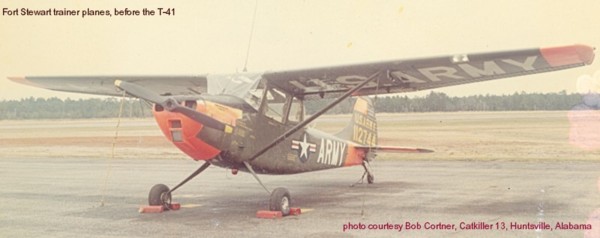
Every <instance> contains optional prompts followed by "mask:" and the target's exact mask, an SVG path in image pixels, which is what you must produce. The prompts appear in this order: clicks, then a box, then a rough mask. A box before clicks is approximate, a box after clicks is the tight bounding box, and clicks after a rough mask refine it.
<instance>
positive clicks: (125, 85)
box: [9, 45, 595, 216]
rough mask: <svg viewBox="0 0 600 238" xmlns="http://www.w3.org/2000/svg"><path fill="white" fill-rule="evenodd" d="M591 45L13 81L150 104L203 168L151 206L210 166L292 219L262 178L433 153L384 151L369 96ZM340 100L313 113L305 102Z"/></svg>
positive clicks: (558, 64) (575, 60)
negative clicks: (337, 127)
mask: <svg viewBox="0 0 600 238" xmlns="http://www.w3.org/2000/svg"><path fill="white" fill-rule="evenodd" d="M594 50H595V49H594V48H592V47H590V46H586V45H567V46H559V47H548V48H535V49H525V50H513V51H504V52H492V53H478V54H458V55H450V56H442V57H431V58H420V59H409V60H390V61H384V62H375V63H363V64H355V65H343V66H334V67H322V68H310V69H299V70H289V71H276V72H261V73H246V72H244V73H236V74H218V75H213V74H206V75H197V76H65V77H57V76H51V77H29V76H28V77H9V79H10V80H12V81H14V82H17V83H22V84H26V85H30V86H34V87H40V88H46V89H50V90H56V91H64V92H75V93H87V94H96V95H108V96H132V97H137V98H140V99H143V100H146V101H148V102H150V103H151V104H152V111H153V115H154V118H155V119H156V122H157V124H158V126H159V127H160V129H161V131H162V133H163V134H164V136H165V137H166V138H167V139H168V140H169V141H171V142H172V143H173V144H174V145H175V146H176V147H177V148H179V149H180V150H181V151H183V152H184V153H185V154H187V155H188V156H189V157H190V158H191V159H193V160H196V161H199V162H204V163H203V164H202V165H201V166H200V167H199V168H198V169H197V170H196V171H195V172H193V173H192V174H191V175H189V176H188V177H187V178H185V179H184V180H183V181H181V182H180V183H179V184H177V185H176V186H174V187H173V188H169V187H168V186H166V185H164V184H157V185H154V186H153V187H152V188H151V189H150V192H149V195H148V203H149V205H152V206H162V207H164V208H165V209H169V208H171V204H172V202H171V199H172V193H173V192H174V191H175V190H177V189H178V188H179V187H181V186H182V185H184V184H185V183H187V182H188V181H190V180H191V179H192V178H194V177H196V176H197V175H198V174H200V173H201V172H202V171H204V170H205V169H206V168H207V167H209V166H210V165H216V166H219V167H223V168H227V169H231V170H232V172H233V173H234V174H237V172H238V171H244V172H248V173H250V174H252V175H253V177H254V178H255V179H256V180H257V181H258V183H259V184H260V185H261V186H262V187H263V188H264V189H265V191H267V193H269V194H270V197H269V210H270V211H275V212H281V213H282V214H283V215H284V216H285V215H288V214H290V207H291V196H290V192H289V191H288V190H287V189H286V188H283V187H278V188H275V189H274V190H272V191H271V190H269V189H268V188H267V187H266V186H265V185H264V184H263V183H262V181H261V180H260V177H259V176H258V175H259V174H278V175H281V174H297V173H304V172H311V171H318V170H325V169H334V168H341V167H348V166H363V167H364V173H363V177H362V179H361V181H362V180H363V179H364V177H365V175H366V176H367V182H368V183H373V182H374V179H375V177H374V174H373V172H372V170H371V169H370V162H371V161H372V160H373V159H374V158H375V156H376V153H380V152H382V153H383V152H408V153H411V152H413V153H426V152H432V151H431V150H427V149H420V148H403V147H395V146H381V145H378V140H377V123H376V116H375V110H374V101H373V100H372V99H371V98H370V97H369V96H370V95H379V94H391V93H404V92H412V91H418V90H425V89H433V88H439V87H447V86H453V85H460V84H467V83H474V82H480V81H487V80H493V79H500V78H507V77H515V76H522V75H529V74H537V73H543V72H549V71H556V70H563V69H569V68H574V67H579V66H585V65H590V64H591V63H592V62H593V60H594V56H595V54H594ZM349 97H354V98H356V102H355V104H354V107H353V113H352V118H351V121H350V122H349V123H348V125H347V126H346V127H345V128H344V129H343V130H341V131H340V132H339V133H336V134H328V133H325V132H322V131H319V130H317V129H315V128H312V127H309V126H308V125H309V124H310V123H311V122H313V121H314V120H315V119H317V118H318V117H320V116H321V115H322V114H323V113H325V112H327V111H328V110H329V109H330V108H332V107H333V106H335V105H338V104H339V103H340V102H342V101H343V100H345V99H347V98H349ZM326 98H335V100H334V101H332V102H331V103H329V104H327V105H325V106H324V107H323V108H322V109H321V110H319V111H318V112H316V113H314V114H313V115H311V116H310V117H305V109H304V104H303V103H304V101H306V100H322V99H326Z"/></svg>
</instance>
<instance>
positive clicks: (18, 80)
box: [7, 76, 27, 83]
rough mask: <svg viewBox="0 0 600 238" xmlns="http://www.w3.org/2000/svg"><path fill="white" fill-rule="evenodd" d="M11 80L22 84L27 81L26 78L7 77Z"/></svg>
mask: <svg viewBox="0 0 600 238" xmlns="http://www.w3.org/2000/svg"><path fill="white" fill-rule="evenodd" d="M7 78H8V79H9V80H11V81H13V82H17V83H20V82H22V81H25V80H27V79H25V77H14V76H13V77H7Z"/></svg>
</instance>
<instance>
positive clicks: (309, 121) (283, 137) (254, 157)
mask: <svg viewBox="0 0 600 238" xmlns="http://www.w3.org/2000/svg"><path fill="white" fill-rule="evenodd" d="M379 74H380V72H379V71H378V72H376V73H374V74H373V75H371V76H370V77H369V78H367V80H365V81H364V82H362V83H360V84H359V85H356V86H355V87H354V88H352V89H351V90H350V91H348V92H346V93H344V95H342V96H340V97H339V98H338V99H336V100H335V101H333V102H332V103H330V104H329V105H327V106H326V107H324V108H323V109H321V110H320V111H318V112H317V113H315V114H313V115H312V116H310V117H309V118H307V119H306V120H304V121H302V122H301V123H300V124H298V125H296V126H294V127H292V129H289V130H288V131H286V132H285V133H283V134H282V135H281V136H279V137H277V138H276V139H275V140H273V142H271V143H269V145H267V146H265V147H264V148H263V149H261V150H260V151H258V152H256V153H255V154H254V155H253V156H252V157H250V159H248V161H253V160H255V159H256V158H258V157H259V156H261V155H262V154H264V153H265V152H267V151H268V150H269V149H271V148H272V147H273V146H276V145H277V144H279V143H281V142H282V141H283V140H285V138H287V137H288V136H290V135H292V134H294V133H295V132H296V131H298V130H299V129H300V128H304V127H305V126H306V125H308V124H309V123H311V122H312V121H314V120H315V119H317V118H319V116H321V115H323V113H325V112H327V111H328V110H329V109H331V108H332V107H334V106H335V105H338V104H339V103H340V102H342V101H343V100H344V99H346V98H348V97H350V96H352V94H354V93H355V92H356V91H358V90H360V89H361V88H363V87H364V86H365V85H367V84H368V83H369V82H371V81H373V79H375V78H376V77H377V76H379Z"/></svg>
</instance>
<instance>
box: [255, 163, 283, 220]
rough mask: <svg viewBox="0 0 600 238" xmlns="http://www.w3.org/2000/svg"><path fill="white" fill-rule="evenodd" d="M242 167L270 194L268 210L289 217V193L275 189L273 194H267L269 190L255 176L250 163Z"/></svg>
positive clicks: (281, 189)
mask: <svg viewBox="0 0 600 238" xmlns="http://www.w3.org/2000/svg"><path fill="white" fill-rule="evenodd" d="M244 165H245V166H246V168H247V169H248V171H250V173H251V174H252V176H254V178H255V179H256V181H258V183H259V184H260V185H261V186H262V187H263V188H264V189H265V191H267V193H270V194H271V197H270V199H269V210H270V211H276V212H281V214H282V215H283V216H287V215H290V211H291V209H290V204H291V201H292V200H291V196H290V192H289V191H288V190H287V189H286V188H276V189H275V190H273V192H269V189H268V188H267V186H265V184H263V182H262V181H261V180H260V178H259V177H258V175H256V172H254V169H252V166H251V165H250V163H248V162H246V161H244Z"/></svg>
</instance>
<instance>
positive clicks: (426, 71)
mask: <svg viewBox="0 0 600 238" xmlns="http://www.w3.org/2000/svg"><path fill="white" fill-rule="evenodd" d="M419 72H421V74H423V75H424V76H425V77H427V78H428V79H429V80H431V81H434V82H438V81H442V79H440V78H439V77H446V78H450V79H462V78H463V77H461V76H459V75H456V73H457V72H458V71H457V70H456V69H455V68H452V67H444V66H440V67H429V68H422V69H419Z"/></svg>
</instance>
